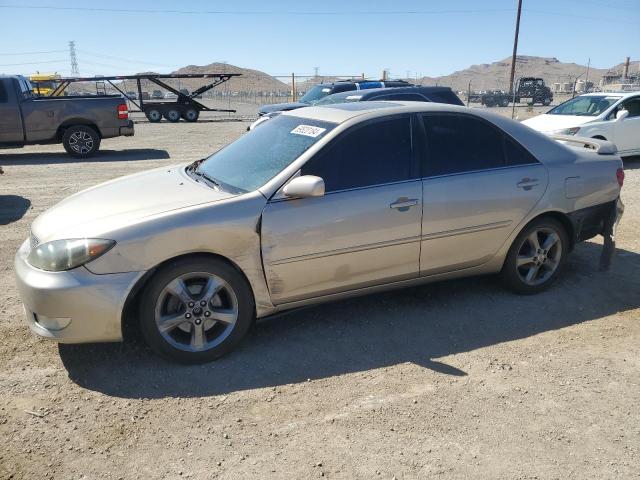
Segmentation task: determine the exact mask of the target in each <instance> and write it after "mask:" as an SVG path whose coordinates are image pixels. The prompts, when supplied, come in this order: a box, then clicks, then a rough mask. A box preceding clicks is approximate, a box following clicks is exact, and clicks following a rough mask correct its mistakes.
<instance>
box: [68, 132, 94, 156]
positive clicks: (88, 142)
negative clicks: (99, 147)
mask: <svg viewBox="0 0 640 480" xmlns="http://www.w3.org/2000/svg"><path fill="white" fill-rule="evenodd" d="M69 147H71V149H72V150H73V151H74V152H76V153H80V154H85V153H89V152H90V151H91V149H92V148H93V137H92V136H91V135H89V134H88V133H87V132H83V131H79V132H73V133H72V134H71V135H70V136H69Z"/></svg>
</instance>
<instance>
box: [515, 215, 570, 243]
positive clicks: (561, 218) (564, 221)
mask: <svg viewBox="0 0 640 480" xmlns="http://www.w3.org/2000/svg"><path fill="white" fill-rule="evenodd" d="M545 217H546V218H553V219H554V220H556V221H558V222H559V223H560V224H561V225H562V226H563V227H564V229H565V231H566V232H567V236H568V237H569V251H571V250H573V247H574V246H575V244H576V233H575V226H574V224H573V222H572V221H571V217H569V215H568V214H567V213H565V212H561V211H559V210H548V211H546V212H542V213H540V214H538V215H536V216H535V217H533V218H531V219H529V221H528V222H527V223H525V224H523V225H522V227H521V228H520V229H518V232H517V233H516V234H515V235H514V236H513V238H514V240H515V238H516V237H517V236H518V235H520V233H521V232H522V231H523V230H524V229H525V228H527V227H528V226H529V225H530V224H531V223H532V222H535V221H537V220H539V219H541V218H545ZM509 248H511V245H509Z"/></svg>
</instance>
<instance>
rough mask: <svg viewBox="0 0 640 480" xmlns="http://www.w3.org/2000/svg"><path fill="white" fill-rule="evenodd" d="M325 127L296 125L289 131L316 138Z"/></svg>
mask: <svg viewBox="0 0 640 480" xmlns="http://www.w3.org/2000/svg"><path fill="white" fill-rule="evenodd" d="M325 130H326V128H320V127H314V126H312V125H298V126H297V127H296V128H294V129H293V130H291V133H295V134H296V135H305V136H307V137H313V138H316V137H317V136H318V135H321V134H322V132H324V131H325Z"/></svg>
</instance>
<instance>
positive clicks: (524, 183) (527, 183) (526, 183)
mask: <svg viewBox="0 0 640 480" xmlns="http://www.w3.org/2000/svg"><path fill="white" fill-rule="evenodd" d="M516 185H517V186H518V188H522V189H524V190H531V189H532V188H533V187H537V186H538V185H540V181H539V180H538V179H537V178H528V177H527V178H523V179H522V180H520V181H519V182H518V183H517V184H516Z"/></svg>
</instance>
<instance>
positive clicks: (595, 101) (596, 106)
mask: <svg viewBox="0 0 640 480" xmlns="http://www.w3.org/2000/svg"><path fill="white" fill-rule="evenodd" d="M522 123H523V124H525V125H527V126H528V127H531V128H533V129H535V130H538V131H540V132H543V133H548V134H561V135H579V136H581V137H590V138H597V139H601V140H609V141H610V142H613V143H615V144H616V146H617V147H618V152H619V154H620V155H621V156H630V155H639V154H640V92H627V93H606V92H599V93H587V94H585V95H580V96H579V97H576V98H572V99H571V100H568V101H566V102H564V103H562V104H560V105H558V106H557V107H555V108H553V109H551V110H549V111H548V112H547V113H545V114H543V115H539V116H537V117H534V118H530V119H528V120H525V121H523V122H522Z"/></svg>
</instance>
